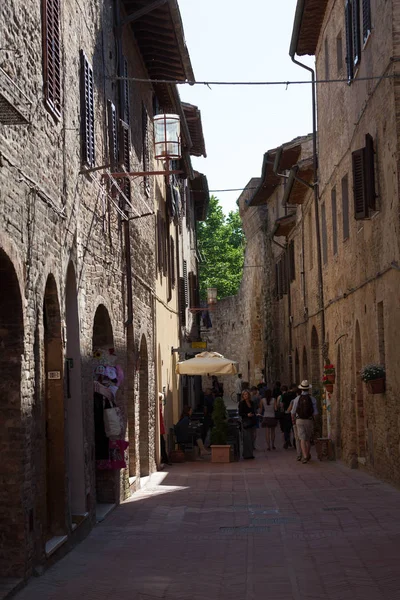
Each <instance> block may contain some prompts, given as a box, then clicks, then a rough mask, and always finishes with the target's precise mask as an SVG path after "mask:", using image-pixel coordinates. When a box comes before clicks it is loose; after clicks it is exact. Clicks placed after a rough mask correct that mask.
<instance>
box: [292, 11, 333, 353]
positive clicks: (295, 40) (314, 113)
mask: <svg viewBox="0 0 400 600" xmlns="http://www.w3.org/2000/svg"><path fill="white" fill-rule="evenodd" d="M304 4H305V0H299V1H298V3H297V8H296V15H295V18H294V25H293V34H292V40H291V43H290V49H289V56H290V58H291V59H292V62H294V63H295V64H296V65H298V66H299V67H301V68H302V69H305V70H306V71H308V72H309V73H311V92H312V134H313V168H314V181H313V189H314V209H315V231H316V236H317V263H318V292H319V294H318V296H319V310H320V313H321V336H322V355H323V358H324V359H325V358H326V352H327V349H326V343H325V308H324V287H323V276H322V249H321V230H320V225H319V204H318V203H319V188H318V157H317V108H316V91H315V90H316V88H315V71H314V69H312V68H311V67H308V66H307V65H305V64H303V63H301V62H299V61H298V60H296V59H295V54H296V50H297V43H298V38H299V33H300V27H301V22H302V18H303V13H304Z"/></svg>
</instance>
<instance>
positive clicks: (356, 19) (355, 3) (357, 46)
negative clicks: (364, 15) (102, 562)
mask: <svg viewBox="0 0 400 600" xmlns="http://www.w3.org/2000/svg"><path fill="white" fill-rule="evenodd" d="M352 8H353V10H352V21H353V23H352V26H353V65H354V67H358V65H359V64H360V60H361V32H360V0H352Z"/></svg>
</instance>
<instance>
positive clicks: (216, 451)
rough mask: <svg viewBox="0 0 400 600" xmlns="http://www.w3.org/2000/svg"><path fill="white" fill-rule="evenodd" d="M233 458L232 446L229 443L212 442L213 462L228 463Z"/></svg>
mask: <svg viewBox="0 0 400 600" xmlns="http://www.w3.org/2000/svg"><path fill="white" fill-rule="evenodd" d="M230 459H231V447H230V445H229V444H227V445H219V444H212V445H211V462H213V463H228V462H230Z"/></svg>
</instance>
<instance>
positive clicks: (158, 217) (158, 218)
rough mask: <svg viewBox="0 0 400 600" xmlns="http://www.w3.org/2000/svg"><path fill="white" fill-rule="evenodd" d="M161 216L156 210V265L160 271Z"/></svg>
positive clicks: (161, 253) (161, 255)
mask: <svg viewBox="0 0 400 600" xmlns="http://www.w3.org/2000/svg"><path fill="white" fill-rule="evenodd" d="M162 237H163V234H162V217H161V211H159V210H158V211H157V266H158V270H159V271H161V272H162V269H163V251H162V248H163V242H162Z"/></svg>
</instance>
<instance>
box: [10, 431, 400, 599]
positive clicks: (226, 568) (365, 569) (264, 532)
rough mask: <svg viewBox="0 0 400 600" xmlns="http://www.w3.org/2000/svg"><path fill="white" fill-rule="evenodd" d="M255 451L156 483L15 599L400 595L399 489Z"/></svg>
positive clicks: (178, 470) (287, 454)
mask: <svg viewBox="0 0 400 600" xmlns="http://www.w3.org/2000/svg"><path fill="white" fill-rule="evenodd" d="M262 435H263V432H262V430H260V431H259V437H262ZM279 438H280V434H279ZM258 446H259V447H260V451H258V452H256V456H257V458H256V460H253V461H241V462H240V463H231V464H229V465H214V464H211V463H209V462H207V461H197V462H195V463H185V464H182V465H173V466H172V467H170V468H169V470H168V471H167V472H166V471H164V472H162V473H157V474H155V475H154V476H153V477H152V478H151V480H150V484H149V485H148V487H147V488H146V489H144V490H142V491H140V492H138V493H136V494H135V495H134V496H133V497H132V498H131V499H130V500H129V501H127V502H125V503H124V504H123V505H121V506H120V507H119V508H117V509H116V510H115V511H114V512H113V513H112V514H111V515H110V516H109V517H108V518H107V519H106V520H105V521H104V522H103V523H101V524H100V525H98V526H97V527H96V528H95V529H94V530H93V531H92V533H91V535H90V536H89V537H88V538H87V539H86V540H85V541H84V542H82V543H81V544H80V545H79V546H78V547H76V548H75V549H74V550H73V551H72V552H71V553H70V554H69V555H67V556H66V557H65V558H64V559H62V560H61V561H60V562H58V563H57V564H56V565H54V566H53V567H52V568H50V569H49V570H48V571H47V572H46V573H45V574H44V575H43V576H42V577H40V578H36V579H32V580H31V581H30V582H29V584H28V586H27V587H26V588H25V589H24V590H22V591H21V592H19V593H18V594H17V596H16V598H17V600H77V599H78V598H82V600H108V599H124V598H126V599H127V600H156V599H163V600H225V599H226V600H253V599H254V600H255V599H258V598H259V599H261V598H262V599H263V600H264V599H266V600H321V599H324V600H381V599H391V600H394V599H397V598H400V568H399V562H400V514H399V507H400V492H399V491H398V490H396V489H394V488H393V487H391V486H389V485H386V484H384V483H382V482H380V481H378V480H376V479H373V478H372V477H370V476H369V475H367V474H366V473H363V472H361V471H352V470H350V469H348V468H346V467H344V466H343V465H341V464H340V463H329V462H318V461H317V460H316V459H315V457H314V456H313V460H312V461H311V462H310V463H309V464H306V465H303V464H301V463H298V462H296V460H295V452H294V451H293V450H288V451H285V450H283V449H281V443H280V439H279V444H278V446H279V449H278V450H276V451H275V452H265V450H264V449H263V444H262V440H259V441H258Z"/></svg>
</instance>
